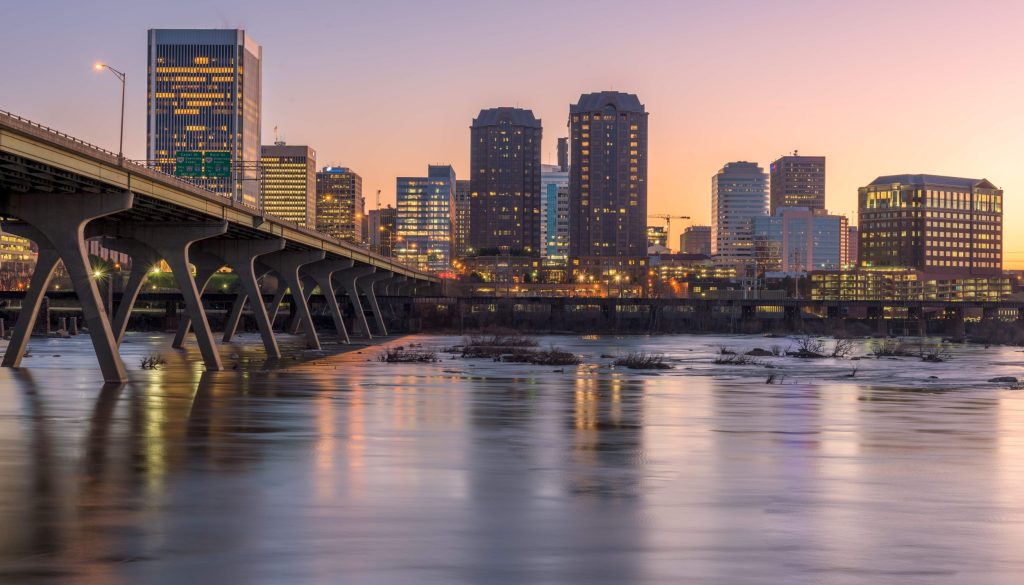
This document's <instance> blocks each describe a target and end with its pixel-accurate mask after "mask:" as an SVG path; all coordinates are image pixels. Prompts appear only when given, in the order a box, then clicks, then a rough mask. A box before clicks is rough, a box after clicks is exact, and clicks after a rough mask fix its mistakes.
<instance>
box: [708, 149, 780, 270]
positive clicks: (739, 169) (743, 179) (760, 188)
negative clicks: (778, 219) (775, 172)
mask: <svg viewBox="0 0 1024 585" xmlns="http://www.w3.org/2000/svg"><path fill="white" fill-rule="evenodd" d="M766 215H768V177H767V175H765V172H764V170H763V169H761V167H760V166H759V165H758V164H757V163H752V162H745V161H740V162H731V163H728V164H726V165H725V166H724V167H722V169H721V170H720V171H718V174H716V175H715V176H714V177H712V179H711V255H712V257H713V258H714V260H715V262H716V263H717V264H719V265H723V266H737V267H739V266H746V265H752V264H753V261H754V243H753V221H754V218H757V217H764V216H766Z"/></svg>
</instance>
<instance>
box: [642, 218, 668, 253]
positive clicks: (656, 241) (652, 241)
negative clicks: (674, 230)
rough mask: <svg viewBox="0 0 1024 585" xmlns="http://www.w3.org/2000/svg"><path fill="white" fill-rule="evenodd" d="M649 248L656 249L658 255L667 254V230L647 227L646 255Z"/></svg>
mask: <svg viewBox="0 0 1024 585" xmlns="http://www.w3.org/2000/svg"><path fill="white" fill-rule="evenodd" d="M651 248H658V249H659V253H667V250H668V228H666V227H665V226H661V225H649V226H647V253H648V254H649V253H650V252H651Z"/></svg>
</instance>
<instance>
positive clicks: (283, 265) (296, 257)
mask: <svg viewBox="0 0 1024 585" xmlns="http://www.w3.org/2000/svg"><path fill="white" fill-rule="evenodd" d="M326 255H327V253H326V252H324V251H323V250H306V251H296V250H281V251H280V252H274V253H273V254H267V255H266V256H264V257H262V258H261V261H262V262H263V263H264V264H266V265H267V266H269V267H270V268H271V269H273V270H274V271H275V272H277V274H278V276H279V277H280V278H281V283H280V284H279V285H278V286H279V287H280V288H279V292H280V291H283V290H284V287H285V286H287V287H288V289H289V290H291V295H292V301H293V302H294V303H295V307H296V309H297V310H298V317H299V319H301V320H302V322H303V324H304V325H305V327H306V347H307V348H309V349H320V339H319V338H318V337H317V336H316V328H315V327H314V326H313V316H312V315H310V313H309V305H308V304H306V298H305V295H304V293H303V292H302V283H301V279H300V278H299V269H300V268H302V267H303V266H305V265H307V264H312V263H313V262H316V261H318V260H323V259H324V256H326Z"/></svg>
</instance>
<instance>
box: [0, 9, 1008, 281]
mask: <svg viewBox="0 0 1024 585" xmlns="http://www.w3.org/2000/svg"><path fill="white" fill-rule="evenodd" d="M55 6H58V7H59V9H55V8H54V7H55ZM4 14H5V20H8V21H9V22H21V23H24V26H20V27H15V28H13V29H10V30H5V32H4V35H3V36H0V49H2V51H3V54H4V55H5V56H6V57H5V58H4V59H3V60H0V80H2V82H0V109H4V110H9V111H12V112H14V113H17V114H20V115H23V116H26V117H29V118H32V119H35V120H37V121H39V122H42V123H44V124H48V125H51V126H55V127H57V128H59V129H61V130H64V131H66V132H68V133H70V134H73V135H76V136H79V137H80V138H83V139H85V140H88V141H91V142H94V143H96V144H100V145H102V146H106V147H108V148H109V147H116V144H117V116H118V109H117V108H118V101H117V99H118V97H119V96H118V93H117V89H118V88H117V82H116V80H114V79H113V77H111V76H109V75H97V74H95V73H94V72H93V71H92V70H91V68H90V67H91V65H92V63H93V62H95V61H96V60H100V59H102V60H107V61H109V62H110V63H111V64H114V65H115V66H119V67H120V68H123V69H124V70H125V71H126V72H127V73H128V82H129V91H128V102H129V103H128V108H127V118H128V123H127V130H126V139H125V141H126V148H125V150H126V153H127V155H128V156H129V157H130V158H143V157H144V156H145V52H146V36H145V33H146V29H148V28H193V27H194V28H218V27H242V28H245V29H246V30H247V31H248V32H249V33H250V34H251V35H252V36H253V37H254V38H255V39H256V40H257V41H258V42H259V43H260V44H262V45H263V52H264V64H263V75H264V87H263V91H264V99H263V116H264V122H263V132H264V143H269V142H271V141H272V140H273V135H272V133H271V131H272V129H273V127H274V126H278V127H280V129H281V131H282V133H283V135H284V137H285V138H286V139H287V140H288V142H290V143H294V144H310V145H311V146H313V147H314V148H315V149H316V150H317V152H318V153H319V157H320V164H321V166H323V165H328V164H341V165H347V166H351V167H352V168H354V169H355V170H356V171H357V172H359V173H360V174H361V175H362V176H363V189H364V194H365V195H366V198H367V204H368V206H372V205H373V203H374V201H373V200H374V193H375V191H376V189H377V188H380V189H382V190H383V194H382V202H383V203H388V202H393V201H394V191H395V177H396V176H398V175H419V174H423V173H425V171H426V165H427V164H428V163H439V162H451V163H452V164H453V165H454V166H455V169H456V172H457V173H458V175H459V176H461V177H465V176H467V175H468V159H469V129H468V127H469V124H470V122H471V120H472V118H473V117H474V116H475V115H476V113H477V112H478V111H479V110H480V109H481V108H485V107H494V106H502V105H518V106H520V107H526V108H532V109H533V110H534V112H535V113H536V114H537V115H538V116H539V117H540V118H542V120H543V122H544V131H545V138H544V145H545V155H544V158H545V162H547V161H549V160H553V159H554V151H555V148H554V145H555V139H556V138H558V137H559V136H563V135H564V134H565V122H566V116H567V114H568V107H569V104H570V103H572V102H574V101H575V100H576V99H577V98H578V97H579V94H580V93H583V92H590V91H599V90H602V89H616V90H620V91H628V92H632V93H636V94H637V95H639V96H640V99H641V101H643V102H644V103H645V104H646V106H647V109H648V111H649V112H650V143H649V149H650V167H649V176H650V185H649V201H650V202H649V206H648V207H649V209H650V210H651V213H672V214H681V215H690V216H692V217H693V218H694V220H693V223H707V222H708V221H709V213H710V197H711V196H710V178H711V176H712V175H713V174H714V173H715V172H716V171H717V170H718V169H719V168H720V167H721V166H722V165H723V164H724V163H726V162H728V161H733V160H752V161H757V162H759V163H760V164H761V165H762V166H763V167H765V168H767V166H768V164H769V163H770V162H771V161H772V160H773V159H774V158H776V157H777V156H779V155H781V154H784V153H786V152H789V151H792V150H793V149H799V150H800V152H801V153H803V154H820V155H825V156H826V157H828V191H827V204H828V207H829V208H830V210H832V211H833V212H836V213H844V214H848V215H851V216H853V217H855V215H856V214H855V209H856V193H857V187H859V186H862V185H865V184H867V183H869V182H870V181H872V180H873V179H874V178H875V177H876V176H878V175H884V174H893V173H902V172H910V173H934V174H947V175H957V176H966V177H976V178H982V177H984V178H988V179H990V180H991V181H993V182H994V183H995V184H997V185H998V186H1000V187H1001V188H1003V189H1004V190H1005V191H1006V206H1005V210H1006V219H1005V223H1006V242H1005V250H1006V253H1005V264H1006V267H1007V268H1024V230H1018V229H1016V228H1015V226H1016V222H1017V221H1021V220H1024V205H1022V204H1021V203H1020V198H1019V197H1018V194H1019V193H1021V192H1022V190H1024V164H1022V163H1021V156H1022V154H1024V113H1022V112H1024V71H1022V66H1021V63H1022V61H1024V40H1022V39H1024V36H1022V35H1021V34H1020V32H1019V27H1020V26H1021V24H1022V23H1024V3H1018V2H1011V1H1006V2H986V1H974V2H950V1H941V0H931V1H924V0H904V1H900V0H889V1H886V2H875V1H862V2H846V1H829V0H818V1H785V0H783V1H775V2H760V1H738V0H733V1H728V0H726V1H719V2H692V1H672V2H656V1H648V2H645V1H632V2H628V3H627V2H604V1H600V0H589V1H584V0H580V1H563V2H555V1H548V2H539V1H533V0H525V1H524V0H519V1H516V2H505V3H501V4H499V3H496V2H489V1H484V0H475V1H469V0H467V1H449V2H445V1H440V2H429V3H428V2H420V1H406V2H399V1H375V2H344V3H339V2H289V3H283V2H263V1H248V2H243V1H237V2H220V3H217V2H214V3H209V2H197V1H194V0H189V1H182V2H177V3H176V4H175V6H174V9H173V10H171V9H169V8H168V5H167V4H166V3H165V2H160V3H157V2H152V3H150V2H120V3H118V2H89V3H79V2H71V1H67V2H61V3H29V2H17V3H12V5H11V6H7V7H5V8H4ZM651 221H652V223H653V222H657V221H658V220H651ZM686 223H687V222H682V221H677V222H675V223H674V224H673V235H672V237H673V240H672V241H673V245H677V244H678V241H677V239H676V237H677V234H678V232H679V231H680V229H681V228H682V227H683V226H684V225H686Z"/></svg>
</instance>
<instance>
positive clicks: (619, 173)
mask: <svg viewBox="0 0 1024 585" xmlns="http://www.w3.org/2000/svg"><path fill="white" fill-rule="evenodd" d="M569 140H570V143H571V154H572V156H571V158H572V165H571V166H570V169H569V254H570V256H571V257H572V262H573V268H574V270H578V271H588V272H593V271H598V272H599V273H600V274H601V275H610V274H613V273H615V272H616V271H623V270H632V271H639V270H644V268H643V267H644V265H645V264H646V257H647V112H646V111H645V109H644V106H643V104H641V103H640V100H639V98H637V96H635V95H633V94H628V93H620V92H616V91H604V92H600V93H589V94H584V95H582V96H580V99H579V102H578V103H576V104H574V105H572V106H571V107H570V109H569Z"/></svg>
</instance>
